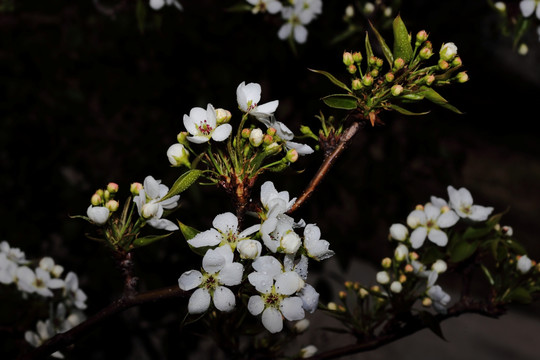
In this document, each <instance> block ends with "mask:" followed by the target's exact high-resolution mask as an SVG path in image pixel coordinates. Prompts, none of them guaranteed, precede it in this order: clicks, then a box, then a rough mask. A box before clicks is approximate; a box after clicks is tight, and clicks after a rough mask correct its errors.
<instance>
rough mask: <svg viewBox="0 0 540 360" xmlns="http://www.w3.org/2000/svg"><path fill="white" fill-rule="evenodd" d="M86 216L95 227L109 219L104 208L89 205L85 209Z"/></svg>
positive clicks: (106, 209) (107, 212) (107, 210)
mask: <svg viewBox="0 0 540 360" xmlns="http://www.w3.org/2000/svg"><path fill="white" fill-rule="evenodd" d="M86 215H87V216H88V217H89V218H90V220H91V221H92V222H93V223H95V224H96V225H103V224H105V223H106V222H107V220H108V219H109V215H110V210H109V209H108V208H106V207H105V206H93V205H90V206H89V207H88V209H86Z"/></svg>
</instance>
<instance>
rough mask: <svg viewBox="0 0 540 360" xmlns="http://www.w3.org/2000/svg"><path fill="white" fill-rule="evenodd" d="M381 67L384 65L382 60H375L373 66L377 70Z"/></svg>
mask: <svg viewBox="0 0 540 360" xmlns="http://www.w3.org/2000/svg"><path fill="white" fill-rule="evenodd" d="M383 65H384V61H383V59H381V58H377V59H376V60H375V66H376V67H377V68H381V67H382V66H383Z"/></svg>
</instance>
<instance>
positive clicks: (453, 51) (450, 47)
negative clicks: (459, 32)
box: [439, 42, 457, 61]
mask: <svg viewBox="0 0 540 360" xmlns="http://www.w3.org/2000/svg"><path fill="white" fill-rule="evenodd" d="M439 55H440V57H441V59H442V60H445V61H452V60H453V59H454V58H455V57H456V55H457V46H456V45H455V44H454V43H452V42H449V43H446V44H443V45H442V46H441V50H440V51H439Z"/></svg>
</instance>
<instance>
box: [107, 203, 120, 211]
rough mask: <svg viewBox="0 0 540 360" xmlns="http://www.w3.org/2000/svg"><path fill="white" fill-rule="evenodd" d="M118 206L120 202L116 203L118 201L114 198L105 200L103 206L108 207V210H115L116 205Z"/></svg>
mask: <svg viewBox="0 0 540 360" xmlns="http://www.w3.org/2000/svg"><path fill="white" fill-rule="evenodd" d="M119 206H120V204H119V203H118V201H116V200H109V201H107V203H106V204H105V207H106V208H107V209H109V211H110V212H115V211H116V210H118V207H119Z"/></svg>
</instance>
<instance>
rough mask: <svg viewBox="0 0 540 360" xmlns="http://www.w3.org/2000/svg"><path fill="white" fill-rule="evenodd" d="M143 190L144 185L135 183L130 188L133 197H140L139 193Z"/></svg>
mask: <svg viewBox="0 0 540 360" xmlns="http://www.w3.org/2000/svg"><path fill="white" fill-rule="evenodd" d="M142 188H143V186H142V184H141V183H139V182H134V183H132V184H131V185H130V186H129V191H130V192H131V194H132V195H134V196H135V195H139V191H141V189H142Z"/></svg>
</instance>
